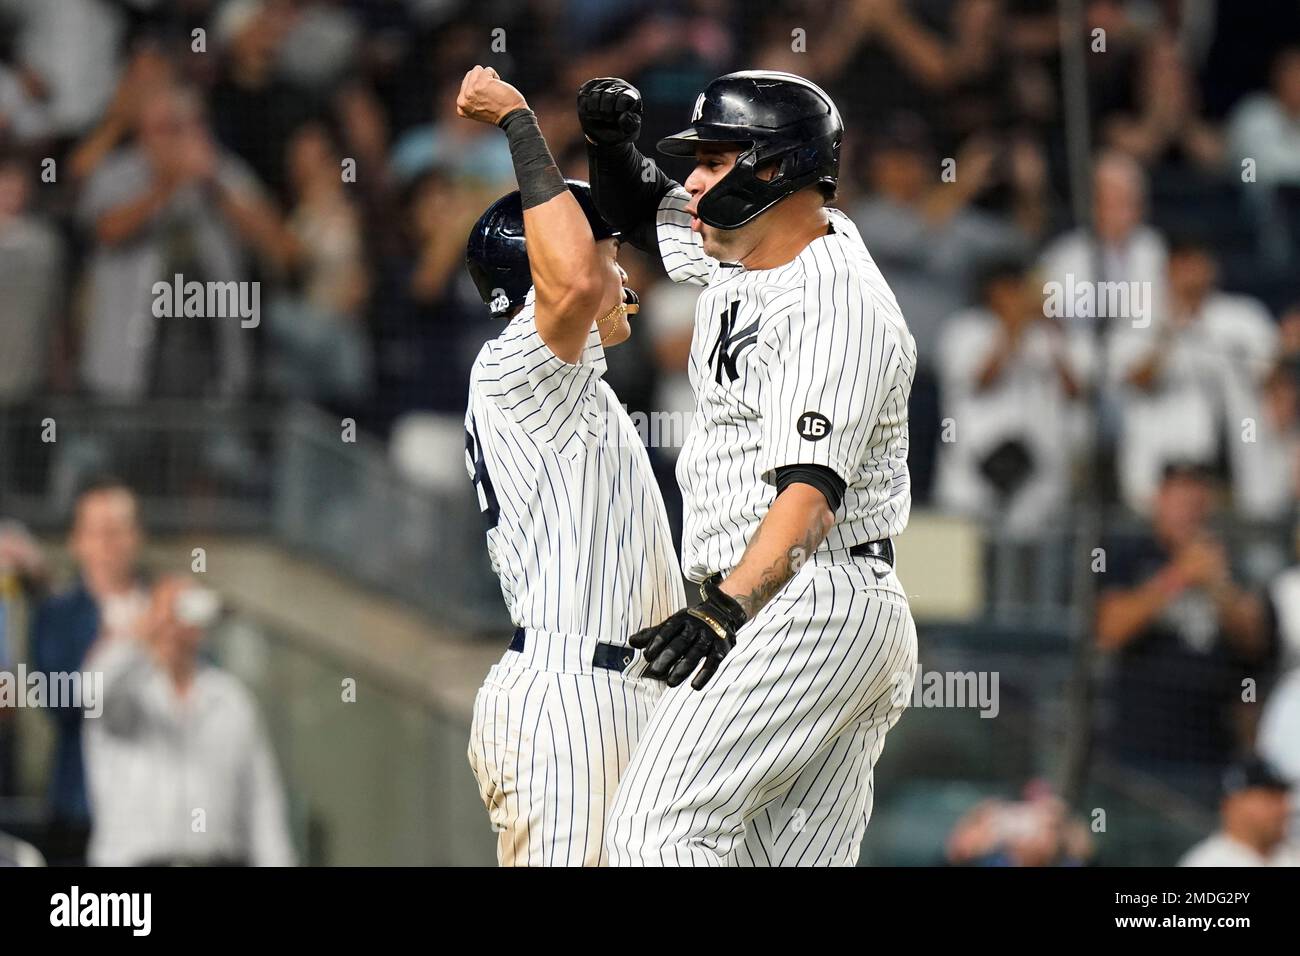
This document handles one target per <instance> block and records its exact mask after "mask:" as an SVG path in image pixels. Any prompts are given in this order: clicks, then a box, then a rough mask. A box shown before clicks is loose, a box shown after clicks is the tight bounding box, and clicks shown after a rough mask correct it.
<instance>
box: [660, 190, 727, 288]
mask: <svg viewBox="0 0 1300 956" xmlns="http://www.w3.org/2000/svg"><path fill="white" fill-rule="evenodd" d="M690 201H691V197H690V194H689V193H687V192H686V190H685V189H682V188H681V187H680V186H674V187H673V188H672V189H670V190H669V191H668V192H667V193H665V194H664V198H663V199H661V200H660V201H659V212H658V215H657V216H656V217H655V229H656V232H657V233H658V235H659V258H660V259H662V260H663V264H664V271H666V272H667V273H668V278H670V279H672V280H673V281H674V282H689V283H692V284H693V285H708V283H709V280H710V279H712V278H713V273H714V272H716V271H717V268H718V260H717V259H712V258H710V257H709V256H706V255H705V254H704V239H703V238H701V236H700V234H699V233H697V232H693V231H692V230H691V216H690V213H688V212H687V211H686V206H687V205H688V204H689V203H690Z"/></svg>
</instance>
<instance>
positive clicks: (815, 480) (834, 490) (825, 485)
mask: <svg viewBox="0 0 1300 956" xmlns="http://www.w3.org/2000/svg"><path fill="white" fill-rule="evenodd" d="M796 481H797V482H801V483H802V484H805V485H812V486H813V487H814V488H816V489H817V490H818V491H820V492H821V493H822V494H823V495H824V496H825V497H826V504H827V506H828V507H829V508H830V509H831V511H832V512H835V511H839V510H840V504H841V503H843V501H844V490H845V489H846V488H847V487H848V486H847V485H845V483H844V479H843V478H841V477H840V476H839V475H837V474H835V472H834V471H832V470H831V469H830V468H827V467H826V466H825V465H783V466H781V467H780V468H778V469H777V470H776V493H777V494H778V495H780V494H781V492H783V491H785V489H786V488H788V487H789V486H790V485H792V484H794V483H795V482H796Z"/></svg>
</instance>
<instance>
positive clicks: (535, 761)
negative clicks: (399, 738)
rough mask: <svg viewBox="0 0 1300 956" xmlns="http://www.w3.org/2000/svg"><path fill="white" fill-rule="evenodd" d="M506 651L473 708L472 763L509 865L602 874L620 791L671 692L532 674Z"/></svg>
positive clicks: (609, 675) (605, 679)
mask: <svg viewBox="0 0 1300 956" xmlns="http://www.w3.org/2000/svg"><path fill="white" fill-rule="evenodd" d="M522 657H523V655H520V654H516V653H515V652H513V651H507V652H506V656H505V658H503V659H502V661H501V663H499V664H496V665H494V666H493V667H492V669H491V670H490V671H489V672H488V676H487V679H486V680H485V681H484V682H483V686H482V687H481V688H479V691H478V695H477V696H476V697H475V700H474V720H473V725H472V729H471V732H470V743H469V762H470V767H471V768H472V769H473V771H474V777H475V779H476V780H477V781H478V786H479V795H480V796H481V797H482V798H483V803H484V804H485V805H486V806H487V808H488V815H489V817H490V818H491V820H492V826H493V829H495V830H496V831H497V862H498V863H499V864H500V865H501V866H601V865H604V864H605V863H606V862H607V859H608V856H607V851H606V841H605V818H606V816H607V815H608V813H609V808H610V804H611V803H612V802H613V798H614V790H615V787H616V786H617V784H618V780H619V778H620V777H621V776H622V774H623V771H624V769H625V768H626V767H627V763H628V760H629V759H630V757H631V755H632V751H633V749H634V748H635V747H636V744H637V740H638V739H639V738H640V736H641V732H642V730H643V729H644V728H645V726H646V724H647V723H648V722H649V720H650V714H651V711H652V710H653V709H654V705H655V701H656V700H658V698H659V696H660V694H661V692H662V689H663V685H662V684H660V683H659V682H657V681H651V680H648V679H647V680H636V679H629V678H626V677H624V676H623V675H621V674H618V673H616V672H614V671H610V670H602V669H593V668H591V667H588V668H587V669H586V672H585V673H565V672H560V671H548V670H543V669H539V668H537V667H534V666H529V665H527V664H526V663H524V662H523V660H522Z"/></svg>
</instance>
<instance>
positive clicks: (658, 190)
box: [587, 143, 677, 256]
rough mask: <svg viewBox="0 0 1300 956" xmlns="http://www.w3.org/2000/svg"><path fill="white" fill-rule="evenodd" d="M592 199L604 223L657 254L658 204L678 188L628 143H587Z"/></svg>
mask: <svg viewBox="0 0 1300 956" xmlns="http://www.w3.org/2000/svg"><path fill="white" fill-rule="evenodd" d="M587 165H588V169H589V172H588V175H589V176H590V178H591V198H592V199H593V200H594V201H595V203H596V209H597V210H599V211H600V214H601V215H602V216H604V217H605V221H606V222H608V223H609V224H610V225H611V226H613V227H614V228H615V229H617V230H618V231H619V232H621V233H622V234H623V238H624V240H626V241H627V242H630V243H632V245H634V246H636V247H637V248H638V249H640V250H642V251H643V252H648V253H650V254H651V255H655V256H657V255H659V238H658V236H657V234H656V229H655V219H656V217H657V216H658V214H659V201H660V200H661V199H663V198H664V195H665V194H666V193H667V192H668V191H669V190H670V189H672V188H673V187H674V186H676V185H677V183H675V182H674V181H673V180H671V179H669V178H668V177H667V176H666V175H664V171H663V170H662V169H660V168H659V167H658V165H656V164H655V162H654V160H651V159H647V158H646V157H645V156H644V155H642V153H641V152H640V150H638V149H637V148H636V147H635V146H633V145H632V144H631V143H620V144H619V145H617V146H596V145H593V144H592V143H588V144H587Z"/></svg>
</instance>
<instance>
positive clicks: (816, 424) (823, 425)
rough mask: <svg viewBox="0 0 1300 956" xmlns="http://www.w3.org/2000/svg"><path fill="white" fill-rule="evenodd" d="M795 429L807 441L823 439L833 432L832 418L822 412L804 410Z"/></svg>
mask: <svg viewBox="0 0 1300 956" xmlns="http://www.w3.org/2000/svg"><path fill="white" fill-rule="evenodd" d="M795 429H796V430H797V431H798V432H799V434H800V436H801V437H803V438H804V439H806V440H807V441H821V440H822V439H823V438H825V437H826V436H827V435H829V434H830V433H831V420H830V419H829V418H827V417H826V416H825V415H823V414H822V413H821V412H804V413H803V414H802V415H800V416H799V421H798V423H797V424H796V425H795Z"/></svg>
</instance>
